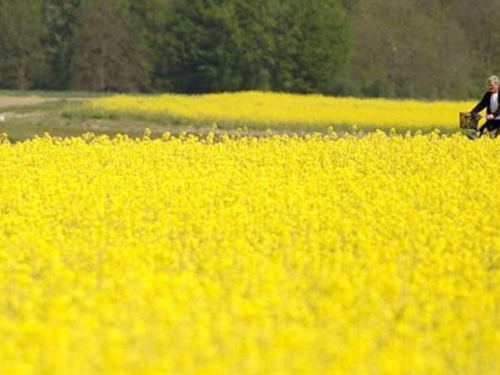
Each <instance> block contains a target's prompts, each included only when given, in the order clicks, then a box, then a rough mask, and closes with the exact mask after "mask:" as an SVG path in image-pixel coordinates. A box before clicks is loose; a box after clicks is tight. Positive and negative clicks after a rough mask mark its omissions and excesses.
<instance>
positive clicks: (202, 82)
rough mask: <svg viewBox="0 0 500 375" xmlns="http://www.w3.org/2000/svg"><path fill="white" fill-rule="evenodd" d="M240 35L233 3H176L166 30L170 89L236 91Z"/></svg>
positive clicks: (224, 0)
mask: <svg viewBox="0 0 500 375" xmlns="http://www.w3.org/2000/svg"><path fill="white" fill-rule="evenodd" d="M240 32H241V30H240V29H239V27H238V20H237V17H236V8H235V2H234V1H230V0H184V1H177V2H176V3H175V4H174V9H173V13H172V18H171V20H170V22H169V25H168V28H167V33H168V38H169V39H168V45H167V57H166V59H167V63H168V65H167V75H168V76H169V77H170V80H171V82H172V85H173V87H174V88H175V89H177V90H180V91H185V92H209V91H226V90H236V89H238V88H239V87H240V84H241V77H240V76H239V75H238V74H237V69H236V67H237V58H238V51H239V50H240V46H241V34H240Z"/></svg>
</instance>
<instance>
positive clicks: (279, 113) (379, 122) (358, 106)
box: [88, 91, 475, 131]
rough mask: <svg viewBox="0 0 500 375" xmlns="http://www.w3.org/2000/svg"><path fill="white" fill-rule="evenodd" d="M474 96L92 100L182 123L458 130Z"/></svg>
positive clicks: (101, 110)
mask: <svg viewBox="0 0 500 375" xmlns="http://www.w3.org/2000/svg"><path fill="white" fill-rule="evenodd" d="M474 104H475V103H474V102H465V101H458V102H451V101H440V102H424V101H416V100H387V99H357V98H339V97H327V96H321V95H296V94H283V93H267V92H252V91H250V92H239V93H225V94H208V95H190V96H188V95H161V96H127V95H120V96H110V97H105V98H100V99H97V100H93V101H91V102H90V103H89V104H88V107H89V111H91V112H92V113H93V115H94V116H97V117H103V118H106V117H114V118H120V117H121V116H123V117H127V116H131V115H132V116H137V117H141V118H149V119H151V120H154V119H155V118H156V119H160V118H163V120H165V119H167V121H172V122H175V123H179V124H195V125H199V126H207V125H210V124H212V123H217V124H218V125H220V126H224V127H229V128H231V127H237V126H240V127H244V126H247V127H250V128H256V129H268V128H269V129H276V128H278V129H279V128H283V127H285V128H287V129H290V130H294V129H297V130H302V129H309V130H322V129H323V130H326V129H327V128H328V127H333V128H335V127H340V128H346V127H352V126H355V127H358V128H359V129H364V130H374V129H389V128H395V129H397V130H423V131H429V130H434V129H440V130H445V131H455V130H458V113H459V112H461V111H468V110H470V109H471V108H472V107H473V106H474Z"/></svg>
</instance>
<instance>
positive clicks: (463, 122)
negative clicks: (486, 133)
mask: <svg viewBox="0 0 500 375" xmlns="http://www.w3.org/2000/svg"><path fill="white" fill-rule="evenodd" d="M480 118H481V116H479V115H478V114H477V113H469V112H460V128H461V129H477V124H478V122H479V119H480Z"/></svg>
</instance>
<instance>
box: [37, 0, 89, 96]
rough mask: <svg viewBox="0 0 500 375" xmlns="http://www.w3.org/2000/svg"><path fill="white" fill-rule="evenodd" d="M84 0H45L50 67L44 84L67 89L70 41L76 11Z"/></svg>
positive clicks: (47, 54) (47, 52) (46, 53)
mask: <svg viewBox="0 0 500 375" xmlns="http://www.w3.org/2000/svg"><path fill="white" fill-rule="evenodd" d="M81 3H82V0H44V2H43V21H44V27H45V30H46V33H45V38H44V41H43V44H44V50H45V55H46V59H47V62H48V64H49V69H48V72H47V74H46V76H45V77H44V78H45V79H44V82H43V85H44V87H45V88H50V89H66V88H67V87H68V85H69V62H70V51H69V43H70V40H71V37H72V27H73V24H74V22H75V18H76V11H77V9H78V7H79V6H80V4H81Z"/></svg>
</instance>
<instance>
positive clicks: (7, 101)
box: [0, 96, 54, 108]
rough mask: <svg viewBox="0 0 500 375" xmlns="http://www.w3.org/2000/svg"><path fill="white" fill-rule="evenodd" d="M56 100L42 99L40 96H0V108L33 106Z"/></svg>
mask: <svg viewBox="0 0 500 375" xmlns="http://www.w3.org/2000/svg"><path fill="white" fill-rule="evenodd" d="M49 100H54V99H52V98H42V97H39V96H0V108H4V107H11V106H15V105H33V104H40V103H44V102H47V101H49Z"/></svg>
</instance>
